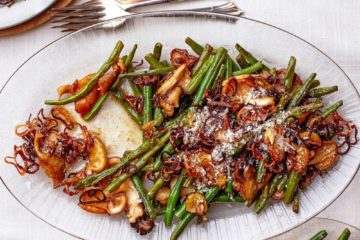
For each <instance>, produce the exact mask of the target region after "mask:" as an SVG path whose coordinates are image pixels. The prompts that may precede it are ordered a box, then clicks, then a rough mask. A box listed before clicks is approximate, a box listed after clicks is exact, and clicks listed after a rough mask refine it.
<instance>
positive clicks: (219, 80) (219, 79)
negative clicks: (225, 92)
mask: <svg viewBox="0 0 360 240" xmlns="http://www.w3.org/2000/svg"><path fill="white" fill-rule="evenodd" d="M225 68H226V67H225V64H224V63H223V64H221V65H220V68H219V70H218V72H217V75H216V77H215V81H214V82H213V84H212V86H211V90H215V89H216V87H217V86H220V85H221V83H222V81H223V80H224V75H225Z"/></svg>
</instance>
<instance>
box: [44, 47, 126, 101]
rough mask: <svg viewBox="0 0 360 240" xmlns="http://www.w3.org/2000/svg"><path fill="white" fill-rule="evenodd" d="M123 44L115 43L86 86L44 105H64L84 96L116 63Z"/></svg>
mask: <svg viewBox="0 0 360 240" xmlns="http://www.w3.org/2000/svg"><path fill="white" fill-rule="evenodd" d="M123 47H124V44H123V43H122V42H121V41H118V42H117V43H116V46H115V48H114V50H113V51H112V53H111V54H110V56H109V58H108V59H107V60H106V62H105V63H104V64H103V65H102V66H101V68H100V69H99V70H98V71H97V73H96V74H95V75H94V76H93V77H92V78H91V79H90V81H89V82H88V84H87V85H86V86H85V87H83V88H82V89H81V90H80V91H79V92H77V93H76V94H74V95H72V96H70V97H67V98H64V99H59V100H45V104H47V105H64V104H67V103H71V102H75V101H76V100H78V99H80V98H82V97H84V96H86V95H87V94H88V93H89V92H90V91H91V90H92V89H93V88H94V87H95V85H96V84H97V82H98V80H99V78H100V77H101V76H102V75H104V74H105V73H106V72H107V71H108V70H109V68H110V67H111V65H112V64H113V62H114V61H116V60H117V59H118V58H119V55H120V52H121V50H122V49H123Z"/></svg>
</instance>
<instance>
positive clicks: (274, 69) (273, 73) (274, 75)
mask: <svg viewBox="0 0 360 240" xmlns="http://www.w3.org/2000/svg"><path fill="white" fill-rule="evenodd" d="M270 74H271V75H272V76H273V77H276V68H274V67H273V68H271V69H270Z"/></svg>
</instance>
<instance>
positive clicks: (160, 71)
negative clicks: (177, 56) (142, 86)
mask: <svg viewBox="0 0 360 240" xmlns="http://www.w3.org/2000/svg"><path fill="white" fill-rule="evenodd" d="M173 70H174V67H162V68H158V69H152V70H143V71H137V72H131V73H122V74H120V75H119V77H120V78H127V77H129V78H131V77H141V76H151V75H160V74H164V73H167V72H171V71H173Z"/></svg>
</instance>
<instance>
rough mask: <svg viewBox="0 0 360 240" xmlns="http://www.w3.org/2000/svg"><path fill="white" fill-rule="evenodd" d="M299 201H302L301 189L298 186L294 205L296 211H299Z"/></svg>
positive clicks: (293, 208)
mask: <svg viewBox="0 0 360 240" xmlns="http://www.w3.org/2000/svg"><path fill="white" fill-rule="evenodd" d="M299 203H300V189H299V188H298V189H297V190H296V193H295V196H294V200H293V205H292V210H293V212H294V213H299Z"/></svg>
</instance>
